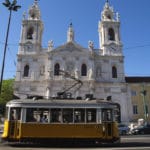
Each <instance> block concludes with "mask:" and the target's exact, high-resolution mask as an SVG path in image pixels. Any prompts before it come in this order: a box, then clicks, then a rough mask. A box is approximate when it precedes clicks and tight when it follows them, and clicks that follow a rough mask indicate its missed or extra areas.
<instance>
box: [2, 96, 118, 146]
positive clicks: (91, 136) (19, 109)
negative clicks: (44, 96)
mask: <svg viewBox="0 0 150 150" xmlns="http://www.w3.org/2000/svg"><path fill="white" fill-rule="evenodd" d="M115 110H116V104H115V103H113V102H110V101H106V100H70V99H65V100H64V99H63V100H62V99H57V100H56V99H55V100H32V99H24V100H22V99H20V100H12V101H10V102H8V103H7V105H6V119H5V122H4V132H3V135H2V139H3V140H5V141H15V142H56V141H57V142H61V141H80V142H92V143H101V142H102V143H107V142H112V143H113V142H118V141H119V139H120V137H119V132H118V127H117V123H116V121H115Z"/></svg>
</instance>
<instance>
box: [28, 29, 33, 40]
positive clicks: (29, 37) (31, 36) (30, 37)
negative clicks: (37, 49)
mask: <svg viewBox="0 0 150 150" xmlns="http://www.w3.org/2000/svg"><path fill="white" fill-rule="evenodd" d="M33 33H34V28H33V27H30V28H29V29H28V31H27V39H29V40H32V39H33Z"/></svg>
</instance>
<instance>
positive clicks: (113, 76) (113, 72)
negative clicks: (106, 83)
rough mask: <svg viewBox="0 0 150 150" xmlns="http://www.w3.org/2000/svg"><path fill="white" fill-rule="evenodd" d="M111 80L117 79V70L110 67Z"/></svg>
mask: <svg viewBox="0 0 150 150" xmlns="http://www.w3.org/2000/svg"><path fill="white" fill-rule="evenodd" d="M112 78H117V68H116V67H115V66H113V67H112Z"/></svg>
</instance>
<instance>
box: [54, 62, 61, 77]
mask: <svg viewBox="0 0 150 150" xmlns="http://www.w3.org/2000/svg"><path fill="white" fill-rule="evenodd" d="M59 70H60V65H59V64H58V63H57V64H55V66H54V75H55V76H59Z"/></svg>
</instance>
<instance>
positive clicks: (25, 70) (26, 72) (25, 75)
mask: <svg viewBox="0 0 150 150" xmlns="http://www.w3.org/2000/svg"><path fill="white" fill-rule="evenodd" d="M23 76H24V77H28V76H29V65H25V67H24V73H23Z"/></svg>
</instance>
